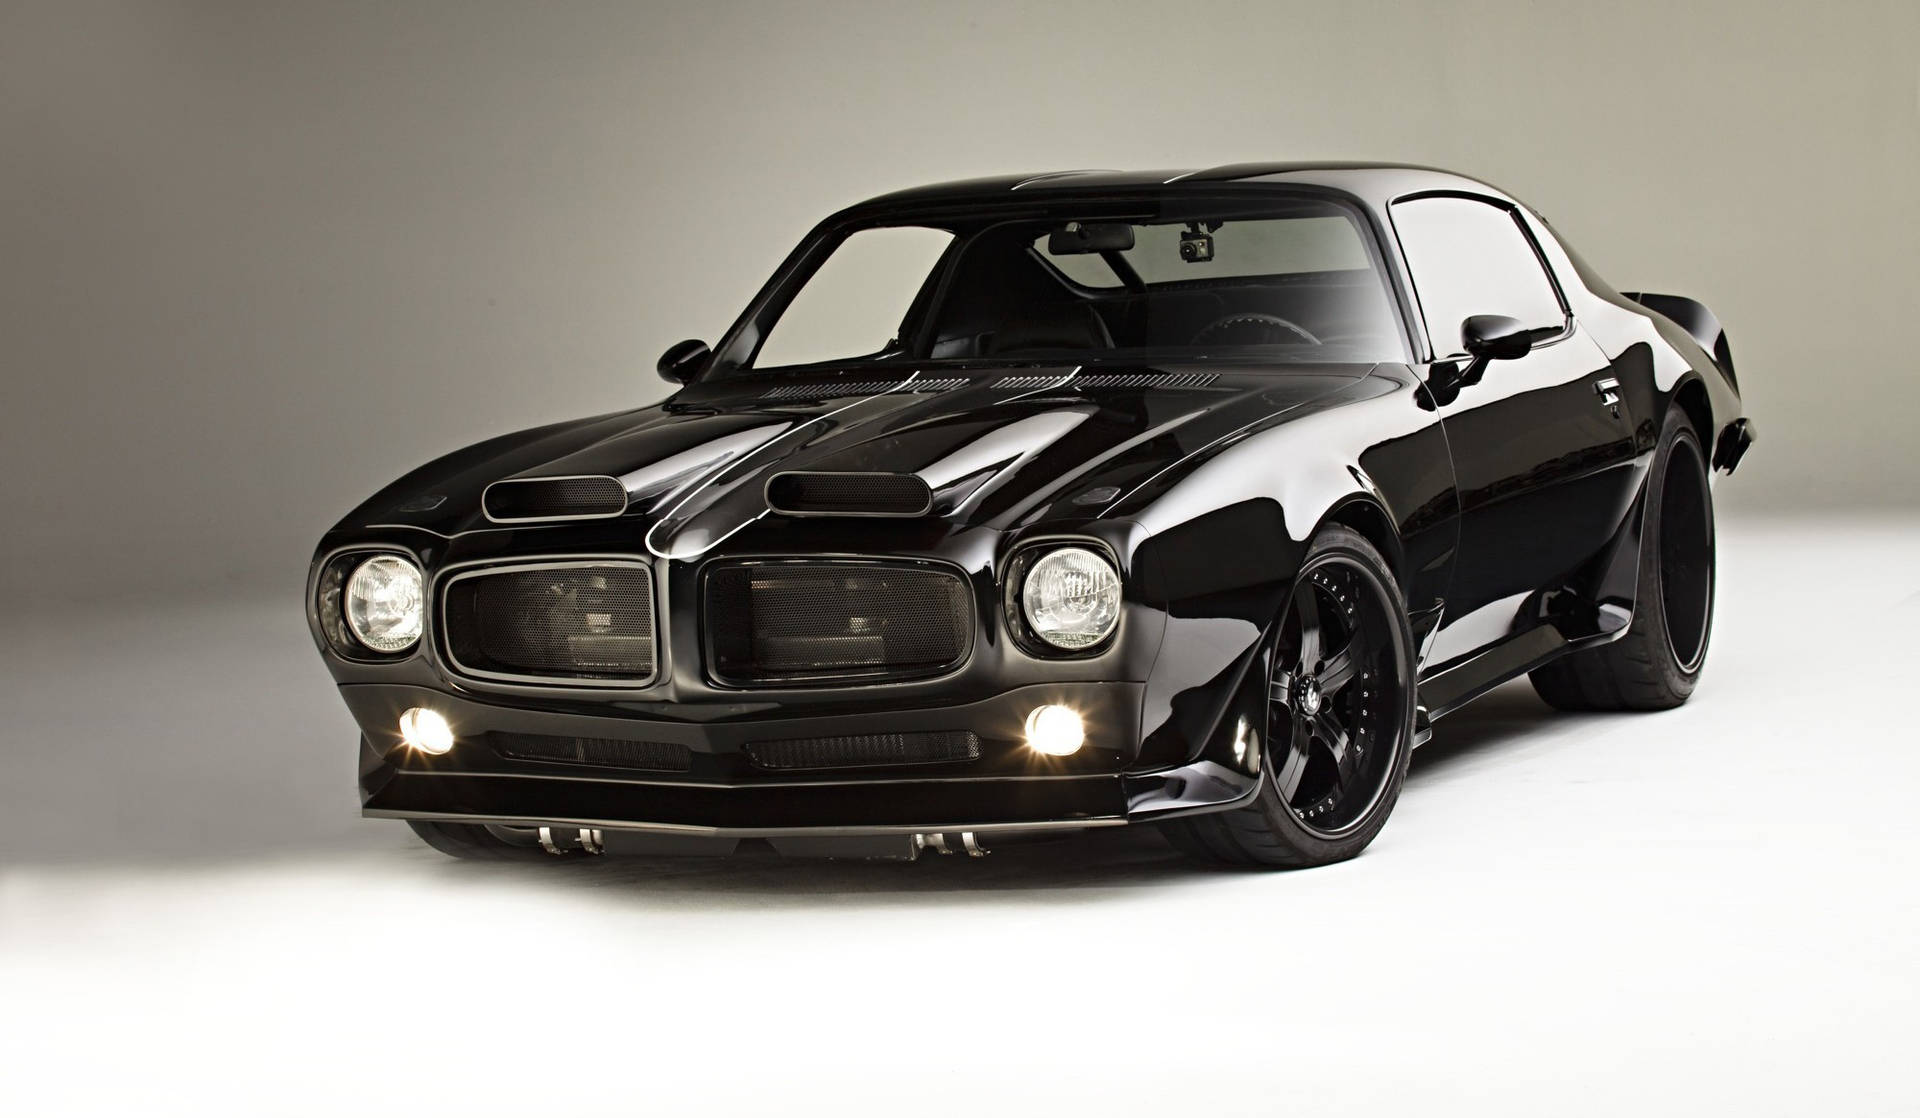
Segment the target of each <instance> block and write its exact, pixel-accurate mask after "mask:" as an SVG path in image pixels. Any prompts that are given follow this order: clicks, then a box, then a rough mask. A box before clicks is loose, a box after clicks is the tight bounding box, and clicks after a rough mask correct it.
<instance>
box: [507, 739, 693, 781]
mask: <svg viewBox="0 0 1920 1118" xmlns="http://www.w3.org/2000/svg"><path fill="white" fill-rule="evenodd" d="M488 737H489V738H491V739H492V741H493V748H494V751H495V752H496V753H499V754H500V755H501V756H502V757H511V758H513V759H514V760H517V761H555V762H559V763H561V764H572V765H604V766H606V767H608V768H615V769H644V770H647V771H649V772H664V773H683V772H686V771H687V769H688V768H690V767H691V766H692V758H693V755H692V753H691V752H690V751H689V750H688V749H687V747H686V746H684V745H676V744H674V743H673V742H666V741H621V740H619V739H617V738H563V737H552V736H549V735H546V734H503V733H495V734H490V735H488Z"/></svg>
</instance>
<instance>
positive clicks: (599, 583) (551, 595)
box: [442, 561, 655, 686]
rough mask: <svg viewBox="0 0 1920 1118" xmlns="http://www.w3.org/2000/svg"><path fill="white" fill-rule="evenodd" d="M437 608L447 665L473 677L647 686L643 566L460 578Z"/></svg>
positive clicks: (563, 567)
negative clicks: (440, 618)
mask: <svg viewBox="0 0 1920 1118" xmlns="http://www.w3.org/2000/svg"><path fill="white" fill-rule="evenodd" d="M442 610H443V613H442V617H443V625H444V628H445V632H446V651H447V655H448V658H449V659H450V660H452V662H453V665H454V666H455V667H456V668H458V669H460V670H461V671H463V672H466V673H467V674H469V675H475V676H481V677H483V678H495V679H509V680H515V679H528V680H532V681H535V682H538V681H540V680H546V679H552V680H559V681H563V682H567V681H572V682H580V683H592V682H607V683H612V684H616V685H626V686H633V685H636V684H639V683H644V682H646V681H648V680H650V679H652V678H653V674H654V661H655V656H654V627H653V575H652V572H651V571H649V570H648V569H647V568H646V567H645V566H644V565H642V564H639V563H632V562H620V561H606V562H581V563H554V564H538V565H528V566H524V567H505V568H494V569H488V570H480V571H476V572H470V573H467V574H462V575H457V576H455V577H454V578H453V579H452V580H451V581H450V582H448V583H447V589H446V593H445V596H444V601H443V605H442Z"/></svg>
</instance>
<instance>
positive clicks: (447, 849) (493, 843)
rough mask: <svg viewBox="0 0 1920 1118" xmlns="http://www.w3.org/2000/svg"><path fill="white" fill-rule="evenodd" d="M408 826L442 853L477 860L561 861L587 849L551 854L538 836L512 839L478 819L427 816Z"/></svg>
mask: <svg viewBox="0 0 1920 1118" xmlns="http://www.w3.org/2000/svg"><path fill="white" fill-rule="evenodd" d="M407 826H409V827H412V828H413V833H414V834H416V835H419V836H420V841H422V842H424V843H426V844H427V845H428V846H431V847H433V848H434V849H435V850H438V851H439V852H440V853H442V854H445V855H448V856H449V857H453V858H465V859H469V860H472V861H477V862H533V861H546V860H549V859H552V860H556V861H557V860H559V859H561V858H573V857H580V856H582V855H584V854H585V853H586V852H585V851H582V850H577V849H575V850H562V851H561V852H560V853H559V854H551V853H548V852H547V851H546V850H545V849H543V848H542V847H541V846H540V845H539V842H538V840H533V841H531V842H525V843H522V842H510V841H508V840H507V839H504V838H502V837H500V836H499V835H497V834H495V833H494V832H493V831H492V830H491V829H489V828H488V827H485V826H483V825H481V824H478V823H436V822H433V821H431V820H426V819H409V820H407Z"/></svg>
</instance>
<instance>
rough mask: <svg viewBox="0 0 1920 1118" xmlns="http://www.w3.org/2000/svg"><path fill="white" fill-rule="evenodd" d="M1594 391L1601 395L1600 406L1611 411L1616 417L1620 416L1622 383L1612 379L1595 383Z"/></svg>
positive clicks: (1608, 378)
mask: <svg viewBox="0 0 1920 1118" xmlns="http://www.w3.org/2000/svg"><path fill="white" fill-rule="evenodd" d="M1593 390H1594V391H1595V392H1598V393H1599V394H1600V406H1601V407H1603V408H1607V409H1609V410H1611V411H1612V412H1613V414H1614V416H1615V417H1618V416H1619V415H1620V382H1619V381H1617V380H1615V379H1614V378H1612V377H1607V378H1606V379H1604V380H1597V381H1594V382H1593Z"/></svg>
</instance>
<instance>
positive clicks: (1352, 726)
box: [1267, 557, 1395, 837]
mask: <svg viewBox="0 0 1920 1118" xmlns="http://www.w3.org/2000/svg"><path fill="white" fill-rule="evenodd" d="M1386 611H1387V606H1386V604H1385V603H1384V602H1382V601H1381V600H1380V596H1379V595H1377V594H1371V593H1368V592H1367V586H1366V583H1365V578H1364V575H1363V573H1362V571H1361V570H1360V569H1359V568H1358V567H1357V566H1355V565H1354V564H1353V563H1352V561H1350V560H1344V559H1340V558H1338V557H1333V558H1329V559H1327V560H1326V561H1324V562H1322V563H1320V564H1319V565H1318V566H1317V567H1315V568H1314V569H1313V570H1312V571H1310V572H1309V573H1307V574H1306V575H1304V576H1303V577H1302V578H1301V579H1300V581H1299V582H1298V583H1297V584H1296V585H1295V587H1294V591H1293V599H1292V601H1291V602H1289V603H1288V609H1287V614H1286V619H1285V621H1284V622H1283V624H1282V629H1281V636H1280V643H1279V649H1280V653H1281V654H1280V655H1278V656H1276V657H1275V658H1274V671H1273V674H1272V679H1271V682H1270V684H1269V687H1268V699H1269V700H1270V702H1269V704H1268V708H1267V761H1268V764H1270V765H1272V766H1273V779H1274V783H1275V784H1276V785H1278V789H1279V793H1280V798H1281V800H1283V801H1284V802H1285V803H1286V805H1287V807H1288V808H1289V809H1291V810H1292V812H1293V814H1294V815H1295V816H1296V817H1297V818H1298V819H1299V820H1300V822H1301V824H1302V825H1304V826H1305V827H1307V828H1308V829H1309V830H1312V831H1314V832H1315V833H1317V834H1321V835H1326V836H1329V837H1331V836H1333V835H1337V834H1340V833H1341V832H1343V831H1346V830H1349V829H1351V828H1352V827H1353V826H1354V824H1356V823H1358V822H1359V821H1360V820H1361V819H1362V818H1364V817H1365V816H1366V814H1367V811H1368V809H1369V808H1371V807H1372V806H1373V805H1374V804H1375V803H1376V802H1377V801H1378V800H1379V798H1380V796H1381V794H1382V793H1383V792H1385V791H1386V787H1387V782H1388V779H1389V777H1390V776H1391V769H1392V767H1393V754H1394V750H1393V746H1394V744H1395V743H1394V736H1395V735H1394V721H1395V718H1394V712H1393V711H1392V710H1390V709H1389V707H1388V703H1387V701H1386V697H1385V696H1384V695H1383V693H1382V691H1381V684H1380V680H1381V679H1382V678H1383V677H1388V676H1391V675H1392V673H1393V671H1394V668H1395V664H1394V655H1393V642H1392V638H1391V632H1392V624H1391V622H1390V621H1389V620H1388V618H1387V616H1386Z"/></svg>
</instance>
